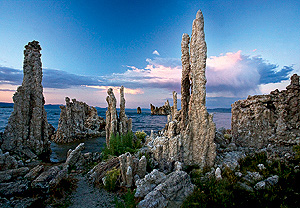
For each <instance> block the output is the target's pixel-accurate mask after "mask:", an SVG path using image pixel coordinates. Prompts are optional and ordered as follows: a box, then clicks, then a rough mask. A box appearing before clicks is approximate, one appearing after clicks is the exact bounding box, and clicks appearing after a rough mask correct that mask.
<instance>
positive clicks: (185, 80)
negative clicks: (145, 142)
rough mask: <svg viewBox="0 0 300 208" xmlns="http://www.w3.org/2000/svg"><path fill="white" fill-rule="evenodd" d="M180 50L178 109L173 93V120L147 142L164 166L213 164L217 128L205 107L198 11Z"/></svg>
mask: <svg viewBox="0 0 300 208" xmlns="http://www.w3.org/2000/svg"><path fill="white" fill-rule="evenodd" d="M189 44H190V47H189ZM189 48H190V49H189ZM181 52H182V56H181V61H182V78H181V110H180V111H179V112H177V94H176V93H175V92H174V93H173V103H174V105H173V107H172V119H168V124H167V125H166V129H165V132H164V136H162V137H157V138H155V139H154V140H153V142H151V145H150V147H151V148H152V152H153V154H154V157H155V159H156V160H157V161H159V162H160V165H161V168H163V169H165V168H168V166H170V164H172V163H173V162H175V161H180V162H183V163H184V164H185V165H199V166H200V167H204V166H212V165H213V164H214V160H215V157H216V145H215V143H214V138H215V132H216V127H215V123H214V122H213V116H212V115H210V114H209V113H208V112H207V109H206V99H205V98H206V77H205V68H206V58H207V55H206V53H207V48H206V42H205V36H204V19H203V15H202V12H201V11H200V10H199V11H198V12H197V15H196V19H195V20H194V21H193V30H192V38H191V40H190V38H189V35H187V34H183V36H182V42H181Z"/></svg>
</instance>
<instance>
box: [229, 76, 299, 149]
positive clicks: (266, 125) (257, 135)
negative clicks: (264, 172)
mask: <svg viewBox="0 0 300 208" xmlns="http://www.w3.org/2000/svg"><path fill="white" fill-rule="evenodd" d="M299 102H300V85H299V76H298V75H297V74H294V75H293V76H292V77H291V84H290V85H289V86H287V87H286V90H282V91H279V90H278V89H276V90H275V91H272V92H271V93H270V94H268V95H255V96H248V98H247V99H246V100H239V101H236V102H235V103H234V104H232V105H231V106H232V110H231V112H232V119H231V121H232V122H231V129H232V136H233V139H234V140H235V142H236V143H237V144H238V145H240V146H243V147H254V148H264V147H267V146H268V144H270V143H275V144H277V145H285V146H287V145H289V146H293V145H296V144H297V137H299V136H300V132H299V131H298V129H299V126H300V120H299V119H298V118H299V116H300V108H299Z"/></svg>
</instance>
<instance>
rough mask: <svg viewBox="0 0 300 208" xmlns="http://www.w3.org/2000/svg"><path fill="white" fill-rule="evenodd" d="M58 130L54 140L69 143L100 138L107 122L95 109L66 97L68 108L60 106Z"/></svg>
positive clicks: (53, 137)
mask: <svg viewBox="0 0 300 208" xmlns="http://www.w3.org/2000/svg"><path fill="white" fill-rule="evenodd" d="M60 109H61V113H60V118H59V123H58V128H57V131H56V133H55V135H53V136H52V140H53V141H54V142H57V143H69V142H73V141H75V140H78V139H84V138H92V137H99V136H101V135H102V132H104V131H105V121H104V119H103V118H101V117H100V116H98V113H97V110H96V108H94V107H90V106H88V105H87V104H86V103H84V102H79V101H77V100H76V99H72V101H71V102H70V98H68V97H66V106H60Z"/></svg>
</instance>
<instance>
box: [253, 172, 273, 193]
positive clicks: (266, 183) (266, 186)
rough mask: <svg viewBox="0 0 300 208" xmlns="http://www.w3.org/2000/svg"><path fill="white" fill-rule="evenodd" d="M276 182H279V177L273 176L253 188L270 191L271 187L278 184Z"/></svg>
mask: <svg viewBox="0 0 300 208" xmlns="http://www.w3.org/2000/svg"><path fill="white" fill-rule="evenodd" d="M278 180H279V176H278V175H273V176H270V177H268V178H267V179H265V180H263V181H260V182H258V183H257V184H255V186H254V188H255V189H256V190H263V189H270V188H271V187H272V186H274V185H276V184H277V183H278Z"/></svg>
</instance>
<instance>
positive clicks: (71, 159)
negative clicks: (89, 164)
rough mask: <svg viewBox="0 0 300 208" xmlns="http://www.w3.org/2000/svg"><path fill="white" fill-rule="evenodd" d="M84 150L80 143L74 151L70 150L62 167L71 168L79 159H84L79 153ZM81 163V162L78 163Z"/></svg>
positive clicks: (82, 144)
mask: <svg viewBox="0 0 300 208" xmlns="http://www.w3.org/2000/svg"><path fill="white" fill-rule="evenodd" d="M82 150H84V143H80V144H79V145H78V146H77V147H76V148H75V149H74V150H72V151H71V152H70V153H69V154H68V157H67V160H66V162H65V163H64V166H68V167H72V166H74V165H75V164H76V163H78V161H79V159H84V157H83V155H82V153H81V151H82ZM80 162H81V161H80Z"/></svg>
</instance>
